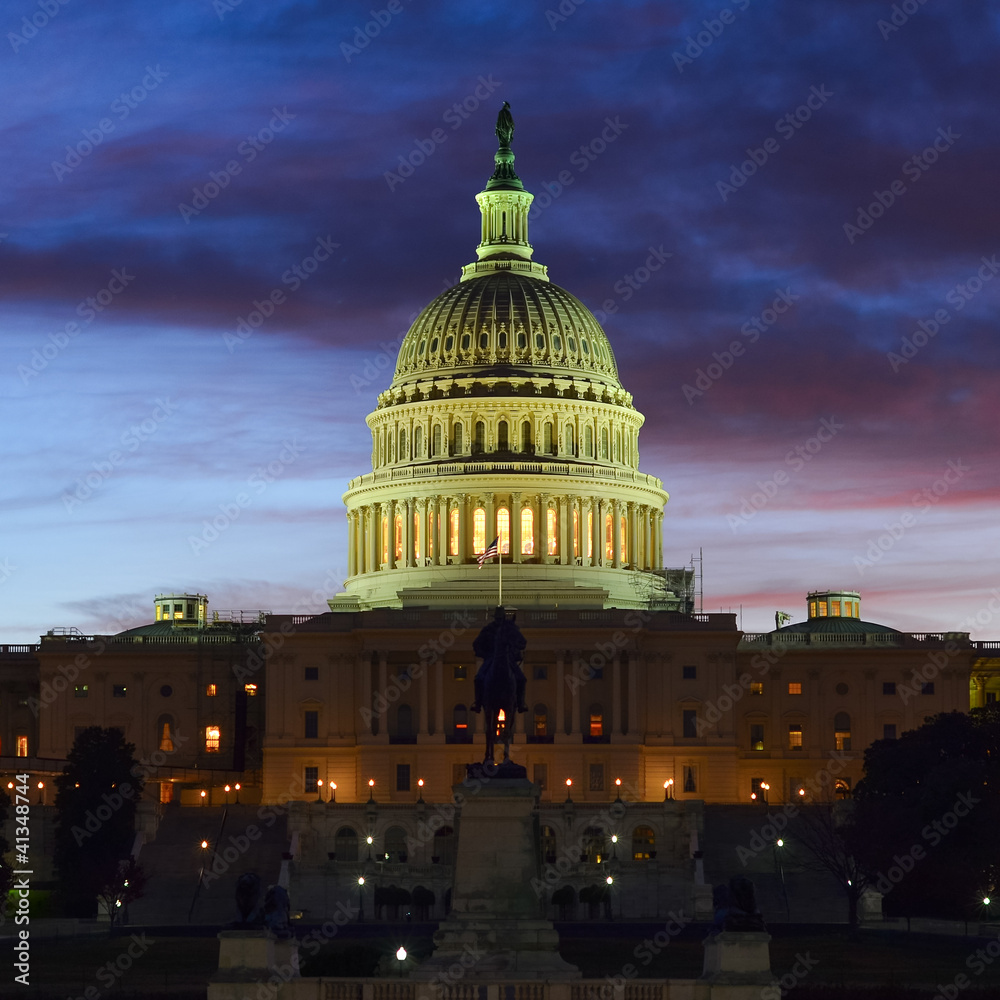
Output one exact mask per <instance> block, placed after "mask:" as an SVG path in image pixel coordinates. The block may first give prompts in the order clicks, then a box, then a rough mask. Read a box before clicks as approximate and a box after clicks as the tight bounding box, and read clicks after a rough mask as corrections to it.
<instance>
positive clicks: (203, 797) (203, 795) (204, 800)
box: [201, 788, 208, 806]
mask: <svg viewBox="0 0 1000 1000" xmlns="http://www.w3.org/2000/svg"><path fill="white" fill-rule="evenodd" d="M207 796H208V792H206V791H205V789H204V788H203V789H202V790H201V804H202V805H203V806H207V805H208V798H207Z"/></svg>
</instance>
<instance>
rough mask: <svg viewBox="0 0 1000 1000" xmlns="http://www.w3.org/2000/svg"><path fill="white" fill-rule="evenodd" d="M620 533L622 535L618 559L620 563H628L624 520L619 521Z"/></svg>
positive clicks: (626, 529) (626, 527) (626, 524)
mask: <svg viewBox="0 0 1000 1000" xmlns="http://www.w3.org/2000/svg"><path fill="white" fill-rule="evenodd" d="M621 533H622V545H621V556H620V557H619V558H620V559H621V561H622V562H628V523H627V522H626V520H625V518H624V517H623V518H622V519H621Z"/></svg>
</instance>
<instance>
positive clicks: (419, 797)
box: [401, 778, 424, 950]
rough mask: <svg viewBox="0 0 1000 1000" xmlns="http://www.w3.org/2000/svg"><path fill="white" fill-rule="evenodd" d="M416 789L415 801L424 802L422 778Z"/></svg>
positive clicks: (418, 779) (418, 780)
mask: <svg viewBox="0 0 1000 1000" xmlns="http://www.w3.org/2000/svg"><path fill="white" fill-rule="evenodd" d="M417 788H418V792H417V801H418V802H423V801H424V779H423V778H417ZM401 950H402V949H401Z"/></svg>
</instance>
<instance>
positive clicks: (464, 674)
mask: <svg viewBox="0 0 1000 1000" xmlns="http://www.w3.org/2000/svg"><path fill="white" fill-rule="evenodd" d="M454 676H455V680H456V681H464V680H466V679H467V678H468V676H469V668H468V667H455V674H454Z"/></svg>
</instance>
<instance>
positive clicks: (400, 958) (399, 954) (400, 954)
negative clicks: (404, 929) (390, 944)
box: [396, 945, 406, 979]
mask: <svg viewBox="0 0 1000 1000" xmlns="http://www.w3.org/2000/svg"><path fill="white" fill-rule="evenodd" d="M396 961H397V962H399V978H400V979H402V978H403V963H404V962H405V961H406V949H405V948H404V947H403V946H402V945H400V946H399V948H398V950H397V951H396Z"/></svg>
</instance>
